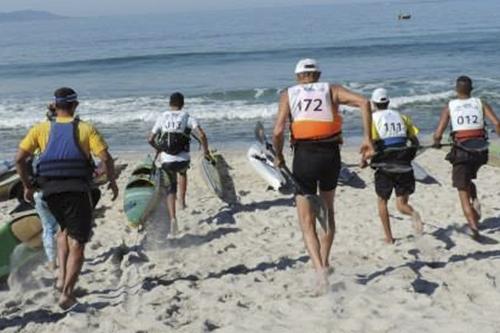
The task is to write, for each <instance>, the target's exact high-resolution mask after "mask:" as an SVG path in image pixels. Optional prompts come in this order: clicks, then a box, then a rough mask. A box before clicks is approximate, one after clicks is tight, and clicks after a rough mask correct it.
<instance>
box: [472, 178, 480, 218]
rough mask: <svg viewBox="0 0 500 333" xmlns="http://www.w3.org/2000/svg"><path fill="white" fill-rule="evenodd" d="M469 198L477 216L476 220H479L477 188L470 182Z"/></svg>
mask: <svg viewBox="0 0 500 333" xmlns="http://www.w3.org/2000/svg"><path fill="white" fill-rule="evenodd" d="M470 197H471V199H472V207H474V210H475V211H476V213H477V216H478V217H479V219H478V220H480V219H481V203H480V202H479V198H478V196H477V188H476V185H475V184H474V183H473V182H472V181H471V182H470Z"/></svg>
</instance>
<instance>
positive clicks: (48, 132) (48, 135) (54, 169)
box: [16, 88, 118, 309]
mask: <svg viewBox="0 0 500 333" xmlns="http://www.w3.org/2000/svg"><path fill="white" fill-rule="evenodd" d="M54 99H55V101H54V105H55V114H56V117H54V118H52V119H50V120H47V121H44V122H41V123H39V124H36V125H35V126H33V127H32V128H31V129H30V130H29V132H28V134H27V135H26V137H25V138H24V139H23V140H22V141H21V143H20V144H19V151H18V153H17V156H16V166H17V171H18V173H19V176H20V178H21V181H22V183H23V185H24V197H25V200H26V201H30V202H32V201H33V193H34V186H33V184H32V183H31V180H30V178H29V171H28V170H29V166H28V163H27V161H28V160H29V159H30V157H31V156H32V155H33V154H34V153H35V152H36V151H41V154H40V156H39V158H38V161H37V168H36V169H37V170H36V178H37V185H38V186H39V187H40V189H41V190H42V192H43V198H44V200H45V201H46V202H47V204H48V206H49V209H50V211H51V213H52V214H53V215H54V217H55V218H56V220H57V222H58V223H59V226H60V227H61V231H60V232H59V234H58V236H57V256H58V261H59V272H58V278H57V282H56V288H57V289H58V290H60V291H61V296H60V298H59V306H60V307H61V308H63V309H67V308H69V307H71V306H72V305H73V304H75V303H76V299H75V297H74V295H73V290H74V287H75V284H76V281H77V280H78V276H79V274H80V271H81V268H82V265H83V261H84V250H85V244H86V243H87V242H88V241H89V239H90V235H91V229H92V214H93V210H94V202H93V200H97V199H98V198H96V197H95V196H94V197H92V194H91V193H92V188H91V181H92V173H93V164H92V162H91V159H92V157H91V155H94V156H98V157H99V158H100V159H101V161H102V162H103V163H104V164H105V165H106V172H107V174H108V179H109V182H110V185H109V186H110V189H111V190H112V191H113V200H115V199H116V197H117V196H118V186H117V185H116V181H115V174H114V165H113V159H112V158H111V156H110V155H109V153H108V146H107V144H106V142H105V141H104V139H103V138H102V136H101V135H100V134H99V132H98V131H97V130H96V129H95V128H94V126H93V125H92V124H90V123H87V122H84V121H81V120H79V119H78V118H77V117H75V111H76V108H77V107H78V99H77V94H76V92H75V91H74V90H73V89H71V88H60V89H58V90H56V91H55V93H54Z"/></svg>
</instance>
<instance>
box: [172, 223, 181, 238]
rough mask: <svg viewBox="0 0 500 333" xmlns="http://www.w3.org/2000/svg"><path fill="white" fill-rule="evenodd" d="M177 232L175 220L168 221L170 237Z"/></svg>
mask: <svg viewBox="0 0 500 333" xmlns="http://www.w3.org/2000/svg"><path fill="white" fill-rule="evenodd" d="M178 232H179V227H178V226H177V220H172V221H170V237H175V236H177V233H178Z"/></svg>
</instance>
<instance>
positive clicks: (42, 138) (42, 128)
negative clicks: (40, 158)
mask: <svg viewBox="0 0 500 333" xmlns="http://www.w3.org/2000/svg"><path fill="white" fill-rule="evenodd" d="M72 120H73V118H72V117H57V118H56V122H58V123H69V122H71V121H72ZM49 135H50V121H44V122H41V123H38V124H36V125H34V126H33V127H32V128H31V129H30V130H29V132H28V134H27V135H26V137H24V139H23V140H22V141H21V143H20V144H19V148H20V149H22V150H24V151H26V152H28V153H31V154H34V153H35V152H36V151H37V150H39V151H40V152H43V151H44V150H45V148H46V147H47V143H48V142H49ZM78 140H79V144H80V147H81V148H82V149H83V151H84V152H85V153H86V154H87V156H88V157H90V154H92V155H94V156H98V155H99V154H100V153H102V152H103V151H104V150H105V149H107V148H108V145H107V144H106V141H105V140H104V138H103V137H102V135H101V134H100V133H99V131H98V130H97V129H96V128H95V127H94V126H93V125H92V124H90V123H87V122H85V121H82V120H80V121H79V122H78Z"/></svg>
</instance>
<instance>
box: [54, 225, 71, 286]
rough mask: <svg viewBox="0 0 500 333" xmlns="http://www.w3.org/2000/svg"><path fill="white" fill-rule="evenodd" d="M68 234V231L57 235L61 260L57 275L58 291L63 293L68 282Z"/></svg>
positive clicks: (58, 257)
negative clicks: (65, 283)
mask: <svg viewBox="0 0 500 333" xmlns="http://www.w3.org/2000/svg"><path fill="white" fill-rule="evenodd" d="M68 254H69V247H68V234H67V233H66V230H64V231H59V232H58V233H57V259H58V260H59V272H58V274H57V282H56V289H57V290H60V291H62V290H63V288H64V281H65V280H66V261H67V260H68Z"/></svg>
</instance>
